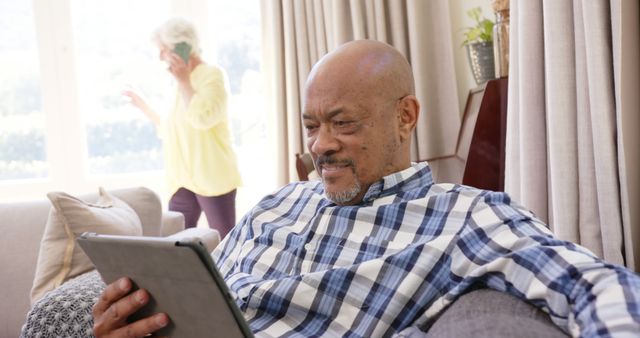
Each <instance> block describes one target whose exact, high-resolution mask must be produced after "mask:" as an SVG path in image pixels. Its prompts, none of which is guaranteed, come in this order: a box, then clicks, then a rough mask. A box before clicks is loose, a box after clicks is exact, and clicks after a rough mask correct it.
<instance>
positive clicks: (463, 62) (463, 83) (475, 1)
mask: <svg viewBox="0 0 640 338" xmlns="http://www.w3.org/2000/svg"><path fill="white" fill-rule="evenodd" d="M449 6H450V7H449V9H450V13H451V14H450V15H451V34H453V53H454V57H455V67H456V80H457V84H458V97H459V104H460V114H462V112H463V111H464V105H465V103H466V101H467V96H468V94H469V90H470V89H473V88H475V87H477V84H476V82H475V80H474V79H473V74H472V73H471V68H470V66H469V60H468V59H467V50H466V48H464V47H463V46H462V41H463V40H464V38H463V35H462V32H463V28H464V27H468V26H471V25H473V24H474V22H473V20H471V18H469V17H468V16H467V11H468V10H470V9H471V8H474V7H478V6H480V7H481V8H482V14H483V15H484V16H485V17H486V18H488V19H491V20H495V16H494V14H493V9H492V8H491V0H451V1H449Z"/></svg>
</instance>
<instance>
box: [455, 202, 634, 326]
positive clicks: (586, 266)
mask: <svg viewBox="0 0 640 338" xmlns="http://www.w3.org/2000/svg"><path fill="white" fill-rule="evenodd" d="M455 251H457V252H455ZM452 272H453V273H454V274H455V275H457V276H460V277H459V278H461V279H463V280H464V282H463V283H461V286H463V285H464V284H466V285H467V286H468V285H470V284H473V283H479V284H484V285H486V286H488V287H490V288H492V289H496V290H498V291H504V292H508V293H510V294H513V295H515V296H516V297H519V298H521V299H526V300H527V301H529V302H530V303H532V304H534V305H536V306H537V307H538V308H542V309H543V310H544V311H546V312H548V313H549V315H550V317H551V319H552V320H553V321H554V322H555V323H556V324H557V325H559V326H560V327H562V328H564V329H565V330H567V331H569V332H570V333H571V334H572V335H573V336H580V337H609V336H616V337H617V336H618V335H620V336H625V337H626V336H627V335H629V336H633V335H635V334H637V333H638V332H640V277H638V276H637V275H636V274H634V273H633V272H632V271H630V270H628V269H626V268H624V267H622V266H618V265H615V264H611V263H607V262H605V261H603V260H601V259H599V258H597V257H596V256H595V255H594V254H592V253H591V252H589V251H588V250H587V249H586V248H583V247H581V246H579V245H576V244H574V243H571V242H566V241H562V240H559V239H557V238H555V237H554V236H553V235H552V234H551V232H550V231H549V230H548V229H547V228H546V226H545V225H544V223H542V222H541V221H539V220H537V219H536V218H535V217H534V216H533V215H532V214H531V213H530V212H529V211H526V210H524V209H522V208H520V207H518V206H514V205H512V204H511V202H510V200H509V197H508V195H506V194H503V193H493V192H488V193H487V194H485V195H484V196H483V200H482V201H480V202H479V203H477V204H476V206H475V207H474V208H473V211H472V212H471V213H470V217H469V221H468V226H466V227H464V228H463V230H462V231H461V232H460V233H459V239H458V241H457V243H456V246H455V249H454V252H453V254H452Z"/></svg>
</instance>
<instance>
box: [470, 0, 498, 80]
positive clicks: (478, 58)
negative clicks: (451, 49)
mask: <svg viewBox="0 0 640 338" xmlns="http://www.w3.org/2000/svg"><path fill="white" fill-rule="evenodd" d="M481 14H482V9H481V8H480V7H475V8H473V9H471V10H469V11H467V15H468V16H469V17H470V18H471V19H473V21H474V22H475V25H474V26H472V27H466V28H465V29H464V38H465V39H464V41H462V45H463V46H465V47H466V48H467V56H468V57H469V64H470V65H471V71H472V72H473V77H474V79H475V80H476V83H477V84H478V85H480V84H483V83H485V82H487V81H488V80H491V79H493V78H495V69H494V61H493V21H491V20H489V19H487V18H485V17H481Z"/></svg>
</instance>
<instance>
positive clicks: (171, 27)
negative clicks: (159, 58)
mask: <svg viewBox="0 0 640 338" xmlns="http://www.w3.org/2000/svg"><path fill="white" fill-rule="evenodd" d="M152 38H153V39H154V40H156V41H157V42H159V43H161V44H163V45H165V46H167V47H169V48H170V49H173V48H175V46H176V44H178V43H180V42H186V43H188V44H189V45H191V54H194V55H196V56H198V55H200V42H199V41H198V33H197V32H196V28H195V26H194V25H193V24H192V23H191V22H189V21H188V20H186V19H183V18H172V19H169V20H167V21H165V22H164V23H163V24H161V25H160V26H158V28H156V29H155V31H154V32H153V34H152Z"/></svg>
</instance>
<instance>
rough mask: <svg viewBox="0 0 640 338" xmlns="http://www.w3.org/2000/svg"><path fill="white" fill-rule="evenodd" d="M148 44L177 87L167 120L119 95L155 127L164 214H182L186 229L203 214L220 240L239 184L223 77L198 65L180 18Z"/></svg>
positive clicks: (194, 42)
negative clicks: (164, 188)
mask: <svg viewBox="0 0 640 338" xmlns="http://www.w3.org/2000/svg"><path fill="white" fill-rule="evenodd" d="M152 39H153V42H154V43H155V44H156V46H157V47H158V50H159V58H160V60H162V61H164V62H166V63H167V65H168V71H169V72H170V73H171V75H173V77H174V78H175V80H176V83H177V93H176V99H175V103H174V105H173V107H172V109H171V110H170V113H169V115H168V116H167V117H166V118H165V119H161V118H160V116H159V115H158V114H157V113H156V112H155V111H154V110H153V109H152V108H151V107H150V106H149V105H148V104H147V102H146V101H145V100H144V99H143V98H142V97H141V96H140V95H138V94H137V93H136V92H134V91H132V90H126V91H125V92H124V93H123V94H124V95H125V96H127V97H128V98H129V99H130V100H131V102H132V104H133V105H135V106H136V107H137V108H139V109H140V110H141V111H142V112H144V114H145V115H146V116H147V117H148V118H149V119H150V120H151V121H152V122H153V123H154V124H156V126H158V129H159V134H160V137H161V139H162V141H163V151H164V162H165V171H166V174H167V182H168V189H169V193H170V194H171V196H172V197H171V199H170V200H169V210H172V211H178V212H181V213H182V214H184V217H185V221H186V226H187V227H194V226H196V225H197V223H198V219H199V218H200V214H201V213H202V211H204V213H205V215H206V217H207V222H208V223H209V226H210V227H211V228H213V229H216V230H218V231H219V232H220V236H221V237H222V238H224V236H225V235H226V234H227V233H228V232H229V231H230V230H231V228H232V227H233V226H234V225H235V197H236V188H237V187H238V186H240V184H241V180H240V174H239V172H238V168H237V164H236V157H235V154H234V152H233V149H232V144H231V135H230V132H229V126H228V119H227V96H228V89H227V88H228V86H227V82H226V79H225V75H224V72H223V71H222V69H220V68H219V67H217V66H214V65H209V64H206V63H205V62H204V61H203V60H202V58H201V56H200V47H199V43H198V37H197V34H196V31H195V28H194V26H193V25H192V24H191V23H190V22H188V21H186V20H184V19H178V18H175V19H171V20H169V21H167V22H165V23H164V24H162V25H160V26H159V27H158V28H157V29H156V30H155V31H154V33H153V36H152Z"/></svg>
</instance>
